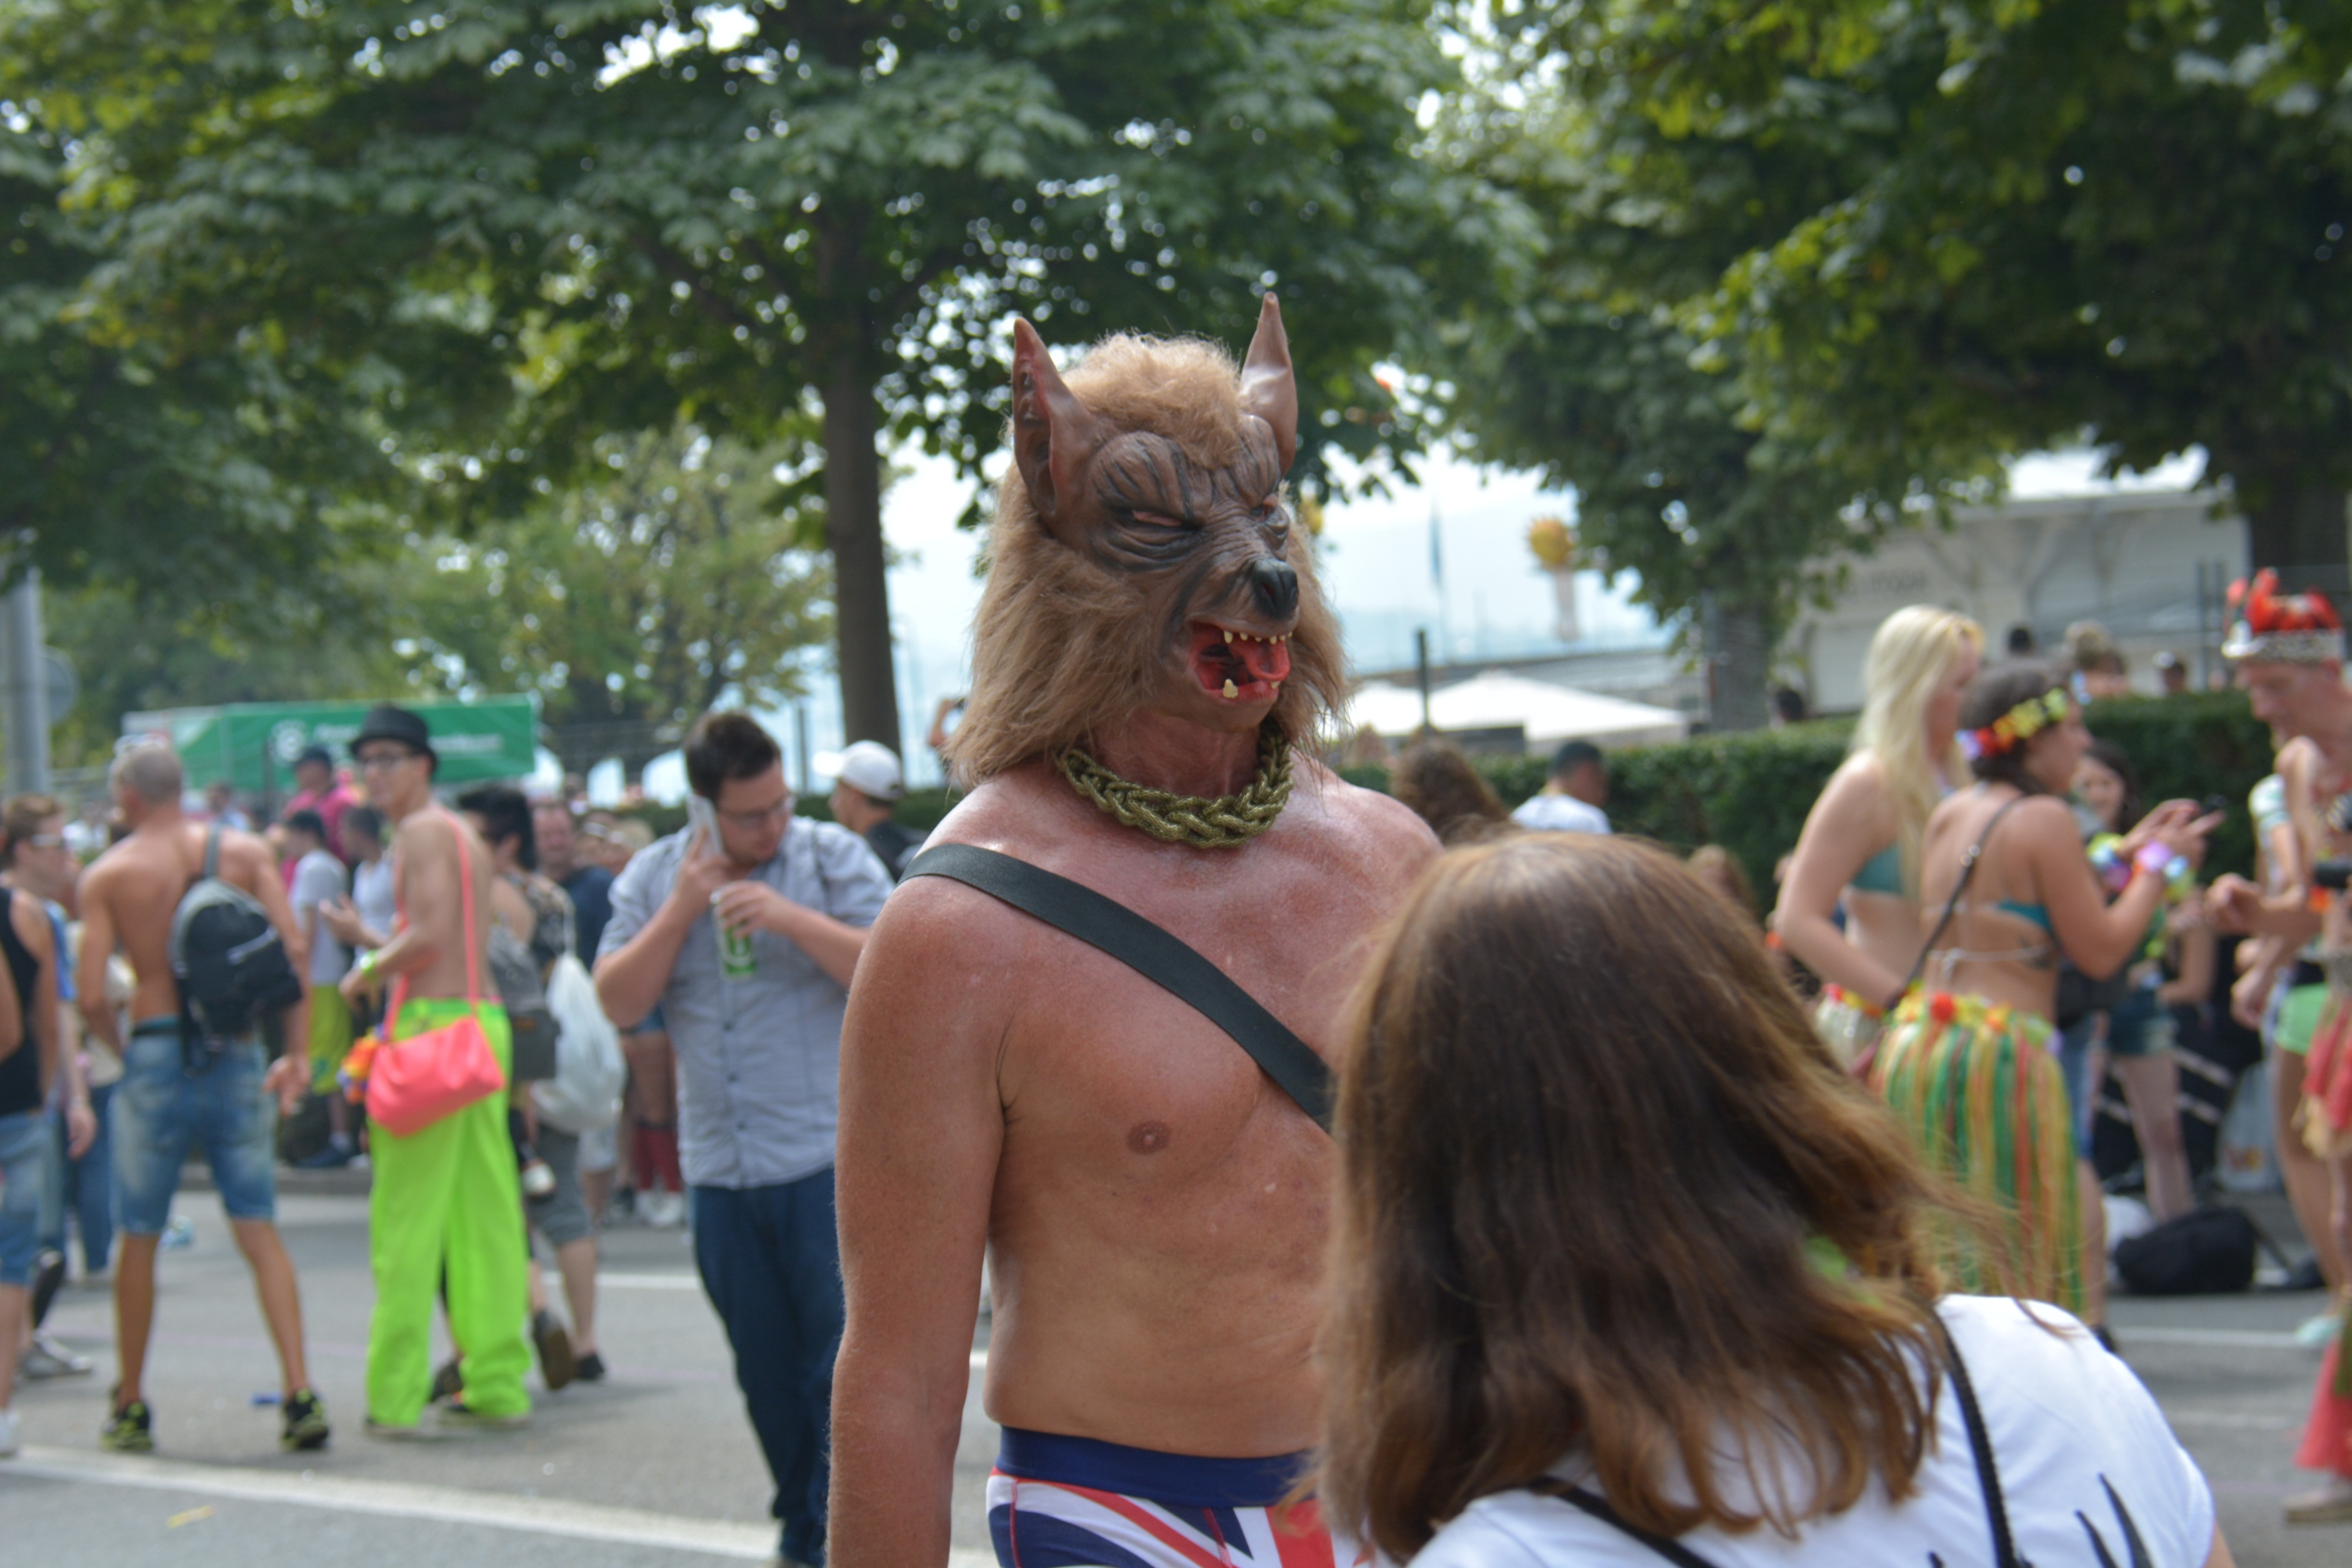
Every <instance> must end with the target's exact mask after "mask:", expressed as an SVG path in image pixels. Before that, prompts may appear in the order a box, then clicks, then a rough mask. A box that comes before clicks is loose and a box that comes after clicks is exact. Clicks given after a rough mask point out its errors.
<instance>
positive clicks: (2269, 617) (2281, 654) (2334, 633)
mask: <svg viewBox="0 0 2352 1568" xmlns="http://www.w3.org/2000/svg"><path fill="white" fill-rule="evenodd" d="M2230 608H2231V609H2232V610H2235V611H2237V612H2238V622H2237V624H2236V625H2234V626H2232V627H2231V628H2230V640H2229V641H2228V642H2226V643H2222V644H2221V656H2222V657H2223V658H2225V659H2230V660H2232V661H2235V662H2237V663H2241V664H2324V663H2326V661H2328V660H2330V659H2334V660H2338V661H2340V660H2342V659H2343V657H2344V622H2341V621H2339V620H2337V619H2336V610H2335V607H2334V606H2333V605H2331V604H2329V603H2328V602H2327V601H2326V598H2325V597H2324V596H2322V595H2320V594H2317V593H2288V594H2282V593H2280V592H2279V591H2278V573H2277V572H2275V571H2273V570H2269V569H2268V568H2264V569H2263V570H2261V571H2258V572H2256V573H2255V574H2254V580H2253V581H2252V583H2251V584H2249V583H2247V582H2246V581H2245V580H2243V579H2240V580H2238V581H2236V582H2233V583H2231V585H2230Z"/></svg>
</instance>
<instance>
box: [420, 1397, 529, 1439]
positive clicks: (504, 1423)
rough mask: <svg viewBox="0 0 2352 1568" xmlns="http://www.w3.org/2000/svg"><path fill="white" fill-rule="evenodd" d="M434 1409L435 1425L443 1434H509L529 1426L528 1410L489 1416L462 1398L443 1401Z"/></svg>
mask: <svg viewBox="0 0 2352 1568" xmlns="http://www.w3.org/2000/svg"><path fill="white" fill-rule="evenodd" d="M434 1409H435V1411H436V1421H435V1425H436V1427H438V1428H439V1429H440V1430H441V1431H444V1432H511V1431H513V1430H515V1429H516V1428H517V1427H528V1426H530V1411H528V1410H519V1411H517V1412H516V1413H515V1414H513V1415H511V1416H490V1415H486V1414H484V1413H483V1412H482V1411H479V1410H477V1409H475V1408H474V1407H473V1406H470V1405H468V1404H467V1403H466V1401H465V1400H464V1399H463V1398H462V1397H460V1398H457V1399H445V1400H443V1401H442V1402H441V1403H440V1404H439V1405H437V1406H434Z"/></svg>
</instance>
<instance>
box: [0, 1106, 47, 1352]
mask: <svg viewBox="0 0 2352 1568" xmlns="http://www.w3.org/2000/svg"><path fill="white" fill-rule="evenodd" d="M48 1156H49V1121H48V1116H47V1113H45V1112H41V1111H19V1112H17V1113H16V1114H14V1115H10V1116H0V1285H14V1286H16V1288H17V1289H18V1290H20V1291H21V1290H23V1289H25V1287H26V1286H27V1285H30V1284H31V1283H32V1282H33V1256H34V1254H35V1253H36V1252H37V1251H39V1250H40V1235H41V1191H42V1189H43V1188H44V1187H46V1186H47V1185H48ZM0 1354H6V1355H14V1354H16V1346H15V1345H13V1344H12V1345H9V1346H6V1347H5V1350H0Z"/></svg>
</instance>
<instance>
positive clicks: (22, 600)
mask: <svg viewBox="0 0 2352 1568" xmlns="http://www.w3.org/2000/svg"><path fill="white" fill-rule="evenodd" d="M0 661H5V664H6V666H7V693H6V701H5V706H0V718H5V725H6V729H5V745H6V748H7V764H8V766H7V778H8V792H9V793H10V794H11V795H32V794H46V793H47V791H48V788H49V704H48V669H47V664H45V663H44V661H43V658H42V649H41V574H40V572H39V571H38V570H35V569H33V568H29V567H28V568H26V571H25V575H24V578H23V580H20V581H19V582H18V583H17V584H16V587H14V588H12V589H10V590H9V591H8V593H7V596H6V598H5V600H0Z"/></svg>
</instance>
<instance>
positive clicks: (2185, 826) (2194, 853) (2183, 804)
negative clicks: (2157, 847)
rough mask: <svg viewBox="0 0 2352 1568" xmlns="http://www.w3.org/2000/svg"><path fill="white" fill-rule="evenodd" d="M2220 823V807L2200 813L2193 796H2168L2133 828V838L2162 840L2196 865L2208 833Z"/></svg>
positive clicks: (2167, 846)
mask: <svg viewBox="0 0 2352 1568" xmlns="http://www.w3.org/2000/svg"><path fill="white" fill-rule="evenodd" d="M2220 826H2221V812H2219V811H2215V812H2212V813H2210V815H2207V816H2202V817H2200V816H2199V815H2198V814H2197V802H2196V801H2194V800H2167V801H2166V802H2165V803H2164V804H2163V805H2161V806H2158V808H2157V809H2156V810H2153V811H2150V812H2149V813H2148V814H2147V817H2146V819H2144V820H2143V821H2141V822H2140V824H2139V826H2138V827H2137V828H2135V829H2133V830H2132V838H2133V839H2136V840H2137V841H2139V842H2140V843H2159V844H2162V845H2163V846H2164V847H2165V848H2166V849H2168V850H2170V851H2171V852H2173V853H2174V854H2176V855H2179V856H2180V857H2182V858H2183V859H2185V860H2187V861H2188V862H2189V864H2191V865H2196V864H2199V863H2200V862H2202V861H2203V860H2204V859H2205V840H2206V837H2207V835H2209V834H2210V833H2211V832H2212V831H2213V830H2214V829H2216V828H2218V827H2220ZM2135 847H2137V846H2135Z"/></svg>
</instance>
